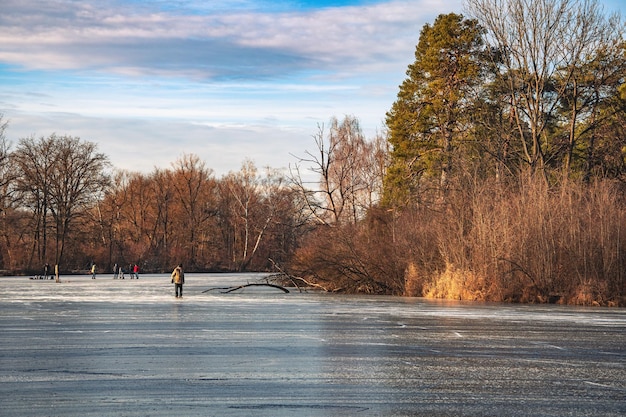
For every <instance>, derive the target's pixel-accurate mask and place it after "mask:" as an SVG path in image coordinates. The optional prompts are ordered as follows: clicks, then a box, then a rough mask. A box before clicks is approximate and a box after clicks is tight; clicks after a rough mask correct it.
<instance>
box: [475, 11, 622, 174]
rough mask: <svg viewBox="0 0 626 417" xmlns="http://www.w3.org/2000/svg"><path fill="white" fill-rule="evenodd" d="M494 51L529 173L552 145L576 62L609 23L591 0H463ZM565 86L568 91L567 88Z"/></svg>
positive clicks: (540, 166)
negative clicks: (553, 130) (553, 128)
mask: <svg viewBox="0 0 626 417" xmlns="http://www.w3.org/2000/svg"><path fill="white" fill-rule="evenodd" d="M466 4H467V8H468V9H469V11H470V13H471V14H473V15H474V16H475V17H476V18H477V20H478V21H479V22H480V23H481V24H482V25H483V26H484V27H485V28H486V29H487V31H488V37H487V39H488V42H490V43H491V44H492V46H493V48H494V49H495V50H498V51H500V54H498V56H499V57H500V58H501V62H500V65H501V67H502V73H503V75H504V77H505V80H506V85H507V92H506V93H507V95H508V98H509V103H510V106H511V113H512V116H513V117H514V119H515V121H516V126H517V131H518V137H519V140H520V142H521V144H522V148H523V153H524V158H525V162H526V163H527V164H528V166H529V167H530V170H531V172H533V173H534V172H541V173H542V174H543V175H545V176H546V178H547V173H546V172H545V168H546V165H547V163H548V162H549V161H548V159H549V158H550V155H549V152H551V151H552V149H553V148H554V147H555V146H556V144H555V143H553V140H554V138H553V137H551V136H550V128H551V127H552V126H553V125H554V123H555V120H557V118H558V115H557V112H558V110H559V104H560V103H561V100H562V98H563V96H564V95H565V94H567V91H568V86H570V85H571V84H570V82H571V80H572V79H573V78H574V77H575V76H576V72H577V68H578V67H579V64H580V63H581V62H582V60H583V59H585V58H586V57H587V56H590V55H593V54H594V49H595V48H596V47H597V45H598V43H599V42H602V40H603V39H606V35H607V33H609V31H610V30H611V29H610V26H611V23H610V22H609V21H607V20H606V18H605V16H604V14H603V13H602V8H601V7H600V6H599V5H598V2H597V1H596V0H537V1H528V0H467V1H466ZM570 91H571V90H570Z"/></svg>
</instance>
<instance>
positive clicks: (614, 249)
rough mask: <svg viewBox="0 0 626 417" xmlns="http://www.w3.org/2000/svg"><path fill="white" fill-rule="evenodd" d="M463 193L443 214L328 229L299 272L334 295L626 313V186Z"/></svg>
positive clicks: (415, 213)
mask: <svg viewBox="0 0 626 417" xmlns="http://www.w3.org/2000/svg"><path fill="white" fill-rule="evenodd" d="M456 190H457V191H451V192H450V195H449V196H448V199H447V200H446V204H441V205H440V206H438V207H435V206H430V207H419V208H414V209H412V210H404V211H403V212H395V211H394V210H388V211H384V210H381V209H372V210H370V212H369V214H368V218H367V219H366V220H365V221H363V222H360V223H359V224H358V225H355V226H352V227H347V226H343V227H325V228H322V229H319V230H317V231H316V232H315V233H314V234H312V235H311V236H309V239H308V240H307V242H306V244H305V245H303V246H302V247H301V249H300V250H299V251H298V252H297V256H296V258H295V262H294V265H293V266H294V267H295V268H296V270H297V271H298V273H301V274H304V275H305V276H307V277H308V278H310V279H312V280H314V281H315V282H318V283H323V285H324V287H325V288H327V289H329V290H333V291H339V290H341V291H347V292H376V293H385V294H398V295H407V296H426V297H434V298H449V299H461V300H485V301H507V302H535V303H549V302H559V303H567V304H580V305H607V306H608V305H612V306H614V305H625V301H626V298H625V297H626V293H625V288H624V287H625V284H626V280H625V277H624V275H625V273H624V271H625V270H626V207H625V206H624V189H623V186H622V185H620V184H617V183H612V182H598V183H595V184H591V185H586V184H582V183H581V184H578V183H567V184H565V185H561V186H559V187H555V188H553V189H549V188H548V187H546V186H545V182H544V181H543V180H539V181H533V180H528V181H526V182H524V183H520V184H516V185H515V186H513V187H511V186H508V187H507V186H503V185H501V184H498V183H490V184H484V183H483V184H481V185H474V186H469V185H468V184H465V185H464V186H463V187H461V186H459V187H457V188H456Z"/></svg>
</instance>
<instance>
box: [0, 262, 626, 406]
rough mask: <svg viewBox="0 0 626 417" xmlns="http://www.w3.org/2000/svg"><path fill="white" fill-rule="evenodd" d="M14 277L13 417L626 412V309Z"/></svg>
mask: <svg viewBox="0 0 626 417" xmlns="http://www.w3.org/2000/svg"><path fill="white" fill-rule="evenodd" d="M260 277H261V275H253V274H186V281H187V283H186V285H185V292H184V298H183V299H176V298H174V288H173V285H171V284H170V279H169V276H167V275H141V276H140V279H139V280H129V279H125V280H113V279H112V276H111V275H99V276H98V278H97V279H96V280H92V279H91V278H90V277H89V276H67V277H62V281H63V282H62V283H55V282H54V281H42V280H29V279H28V278H24V277H18V278H16V277H10V278H0V332H1V335H2V337H1V339H0V415H2V416H5V415H6V416H90V415H92V416H118V415H119V416H173V415H179V416H252V415H253V416H354V415H357V416H463V415H467V416H535V415H541V416H599V415H602V416H623V415H626V310H625V309H599V308H593V309H592V308H574V307H563V306H554V305H549V306H544V305H531V306H528V305H501V304H482V303H458V302H445V301H427V300H423V299H417V298H412V299H407V298H392V297H369V296H368V297H366V296H340V295H328V294H319V293H299V292H298V291H297V290H295V289H293V290H292V291H291V292H290V293H289V294H283V293H282V292H280V291H277V290H275V289H270V288H264V287H249V288H246V289H244V290H243V291H238V292H236V293H231V294H220V293H219V292H218V291H211V292H208V293H203V291H204V290H207V289H209V288H212V287H222V286H229V285H240V284H245V283H247V282H254V281H255V280H257V279H259V278H260Z"/></svg>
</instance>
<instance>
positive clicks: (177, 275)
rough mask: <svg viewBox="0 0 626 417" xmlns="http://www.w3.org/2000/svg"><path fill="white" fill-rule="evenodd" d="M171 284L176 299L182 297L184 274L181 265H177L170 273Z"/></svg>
mask: <svg viewBox="0 0 626 417" xmlns="http://www.w3.org/2000/svg"><path fill="white" fill-rule="evenodd" d="M172 283H173V284H174V295H175V296H176V298H178V297H181V298H182V296H183V284H184V283H185V273H184V272H183V264H180V265H178V266H177V267H176V268H174V271H172Z"/></svg>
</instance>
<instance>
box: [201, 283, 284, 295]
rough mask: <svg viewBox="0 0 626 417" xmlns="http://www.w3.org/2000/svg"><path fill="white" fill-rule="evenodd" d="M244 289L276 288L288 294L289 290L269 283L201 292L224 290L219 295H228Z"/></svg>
mask: <svg viewBox="0 0 626 417" xmlns="http://www.w3.org/2000/svg"><path fill="white" fill-rule="evenodd" d="M246 287H272V288H277V289H279V290H281V291H282V292H284V293H289V290H288V289H287V288H285V287H282V286H280V285H276V284H270V283H269V282H262V283H252V284H244V285H239V286H237V287H219V288H209V289H208V290H204V291H202V292H203V293H205V292H209V291H213V290H226V291H220V294H228V293H231V292H233V291H237V290H240V289H242V288H246Z"/></svg>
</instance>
